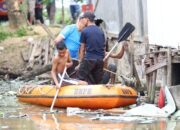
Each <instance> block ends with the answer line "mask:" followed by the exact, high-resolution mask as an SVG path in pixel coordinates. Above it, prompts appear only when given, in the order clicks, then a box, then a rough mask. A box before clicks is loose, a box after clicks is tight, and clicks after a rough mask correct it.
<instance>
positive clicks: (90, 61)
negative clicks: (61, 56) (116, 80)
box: [77, 12, 105, 84]
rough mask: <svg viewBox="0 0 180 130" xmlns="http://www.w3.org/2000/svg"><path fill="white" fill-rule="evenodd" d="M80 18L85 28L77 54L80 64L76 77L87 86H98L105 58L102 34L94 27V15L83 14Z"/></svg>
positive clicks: (89, 13) (90, 13)
mask: <svg viewBox="0 0 180 130" xmlns="http://www.w3.org/2000/svg"><path fill="white" fill-rule="evenodd" d="M81 17H83V18H85V20H86V25H87V27H86V28H85V29H84V30H82V32H81V37H80V43H81V47H80V54H79V59H80V62H81V63H80V68H79V72H78V75H77V77H78V79H80V80H85V81H87V82H88V83H89V84H100V83H101V81H102V77H103V66H104V62H103V59H104V56H105V37H104V33H103V32H102V30H101V29H100V28H99V27H97V26H96V25H95V23H94V19H95V15H94V13H92V12H85V13H84V14H83V15H82V16H81Z"/></svg>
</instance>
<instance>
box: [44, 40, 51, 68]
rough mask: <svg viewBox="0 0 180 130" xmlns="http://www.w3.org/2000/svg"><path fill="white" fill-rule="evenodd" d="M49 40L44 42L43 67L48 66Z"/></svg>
mask: <svg viewBox="0 0 180 130" xmlns="http://www.w3.org/2000/svg"><path fill="white" fill-rule="evenodd" d="M49 42H50V41H49V39H48V40H47V41H46V42H45V62H44V65H47V64H48V58H49Z"/></svg>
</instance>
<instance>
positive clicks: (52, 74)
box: [51, 57, 59, 88]
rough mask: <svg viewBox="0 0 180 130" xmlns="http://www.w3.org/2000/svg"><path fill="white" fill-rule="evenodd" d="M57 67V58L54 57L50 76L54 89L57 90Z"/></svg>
mask: <svg viewBox="0 0 180 130" xmlns="http://www.w3.org/2000/svg"><path fill="white" fill-rule="evenodd" d="M57 66H58V58H56V57H54V59H53V65H52V69H51V76H52V79H53V80H54V83H55V85H56V88H58V86H59V83H58V79H57V72H56V71H57Z"/></svg>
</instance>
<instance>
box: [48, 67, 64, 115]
mask: <svg viewBox="0 0 180 130" xmlns="http://www.w3.org/2000/svg"><path fill="white" fill-rule="evenodd" d="M66 69H67V68H66V66H65V68H64V71H63V74H62V77H61V80H60V82H59V88H58V89H57V91H56V94H55V96H54V99H53V102H52V105H51V108H50V112H53V107H54V104H55V102H56V98H57V95H58V93H59V90H60V87H61V85H62V81H63V79H64V76H65V73H66Z"/></svg>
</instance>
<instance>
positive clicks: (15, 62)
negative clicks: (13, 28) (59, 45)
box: [0, 25, 60, 71]
mask: <svg viewBox="0 0 180 130" xmlns="http://www.w3.org/2000/svg"><path fill="white" fill-rule="evenodd" d="M29 28H30V29H28V36H23V37H9V38H7V39H6V40H4V41H2V42H1V43H0V69H8V70H17V71H18V70H22V69H24V68H25V67H26V64H25V62H24V61H23V58H22V55H21V52H22V51H28V49H29V43H28V39H32V38H33V39H38V38H41V37H44V36H47V33H46V32H45V31H44V29H43V28H42V27H41V26H37V25H36V26H31V27H29ZM49 29H50V30H51V31H52V32H53V34H55V35H56V34H58V32H59V31H60V27H49Z"/></svg>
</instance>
